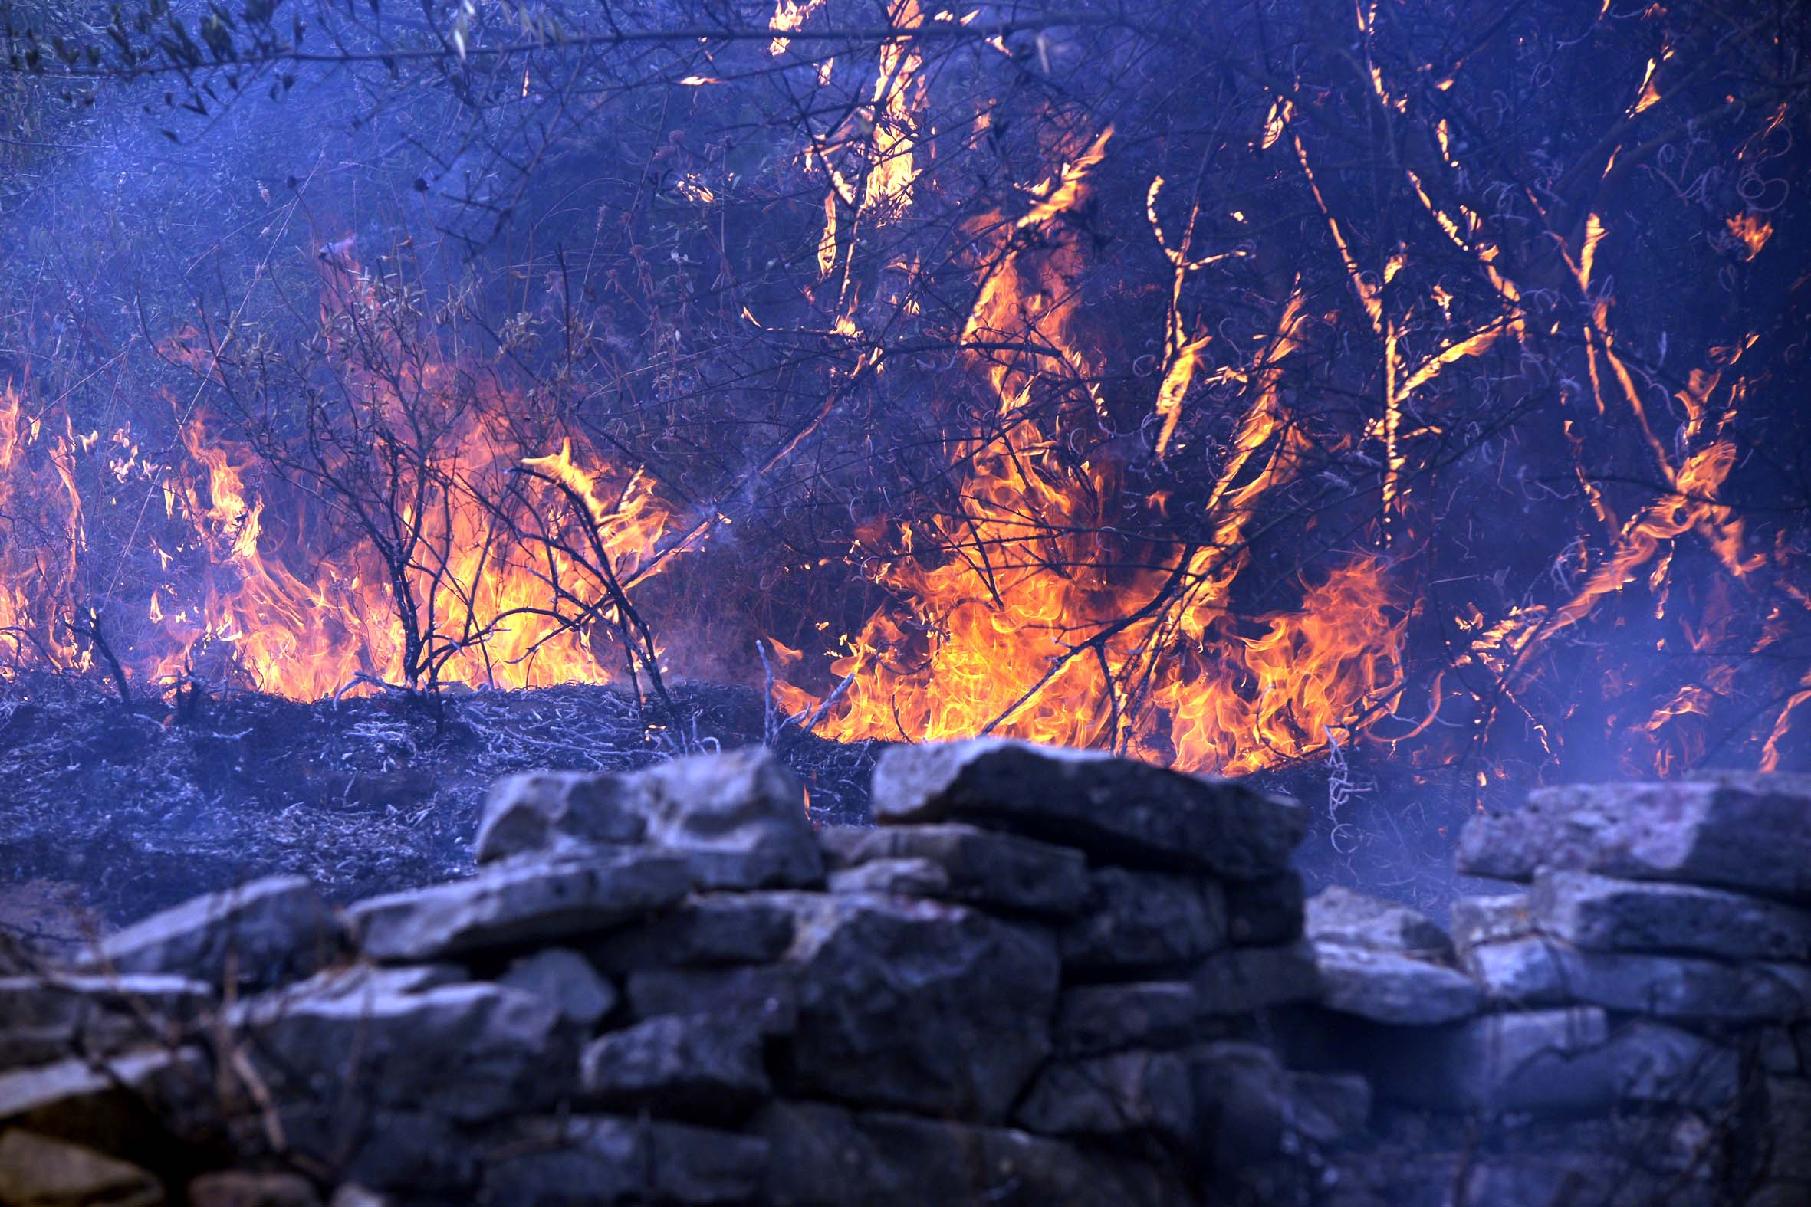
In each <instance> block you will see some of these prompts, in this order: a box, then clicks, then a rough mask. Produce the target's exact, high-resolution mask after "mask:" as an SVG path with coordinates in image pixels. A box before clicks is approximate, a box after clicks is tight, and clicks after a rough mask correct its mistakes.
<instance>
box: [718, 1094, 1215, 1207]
mask: <svg viewBox="0 0 1811 1207" xmlns="http://www.w3.org/2000/svg"><path fill="white" fill-rule="evenodd" d="M754 1127H755V1130H756V1131H758V1132H759V1133H760V1134H761V1135H762V1136H763V1137H764V1138H765V1139H766V1141H767V1143H768V1146H769V1150H770V1154H771V1155H770V1159H769V1161H768V1164H767V1179H766V1181H765V1182H764V1183H763V1185H762V1189H761V1194H760V1196H759V1201H760V1202H763V1203H772V1204H775V1205H776V1207H805V1205H810V1207H836V1205H839V1204H843V1203H861V1204H863V1205H864V1207H919V1205H920V1204H925V1203H952V1204H953V1203H989V1204H1002V1205H1003V1207H1047V1205H1050V1204H1061V1205H1062V1207H1122V1205H1124V1204H1158V1203H1186V1202H1191V1201H1193V1196H1192V1195H1191V1194H1189V1192H1188V1190H1187V1189H1186V1187H1185V1186H1184V1184H1183V1183H1182V1182H1181V1181H1180V1180H1179V1179H1178V1178H1177V1177H1176V1175H1175V1174H1174V1173H1173V1172H1172V1171H1170V1170H1168V1169H1167V1168H1166V1167H1165V1166H1164V1165H1163V1164H1162V1163H1161V1161H1159V1160H1152V1159H1141V1158H1139V1157H1135V1156H1130V1155H1128V1156H1127V1157H1125V1158H1123V1159H1121V1158H1118V1157H1113V1156H1108V1155H1106V1154H1103V1153H1099V1152H1095V1151H1090V1150H1089V1149H1086V1148H1082V1147H1079V1146H1077V1145H1074V1144H1068V1143H1064V1142H1062V1141H1059V1140H1053V1139H1049V1138H1047V1137H1043V1136H1034V1135H1031V1134H1029V1133H1027V1132H1024V1131H1020V1130H1018V1129H1015V1128H1005V1127H976V1126H973V1125H970V1124H963V1123H956V1122H952V1121H948V1120H940V1119H926V1118H921V1117H918V1116H913V1115H900V1114H893V1113H889V1112H879V1111H873V1112H852V1111H849V1110H845V1109H843V1108H841V1107H835V1106H830V1105H827V1104H825V1103H818V1102H789V1101H783V1100H782V1101H777V1102H773V1103H770V1104H769V1105H768V1106H767V1107H765V1108H764V1109H763V1110H762V1111H761V1113H760V1114H759V1115H757V1116H756V1118H755V1123H754Z"/></svg>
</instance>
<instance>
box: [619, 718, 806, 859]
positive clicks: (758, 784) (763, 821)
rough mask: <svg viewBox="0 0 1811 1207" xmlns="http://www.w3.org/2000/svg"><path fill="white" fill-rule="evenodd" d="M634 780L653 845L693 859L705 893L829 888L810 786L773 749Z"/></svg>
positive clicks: (664, 769) (691, 760)
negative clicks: (809, 803)
mask: <svg viewBox="0 0 1811 1207" xmlns="http://www.w3.org/2000/svg"><path fill="white" fill-rule="evenodd" d="M629 779H630V787H632V788H633V790H634V793H635V802H636V807H637V808H639V809H640V810H641V812H642V815H643V816H644V817H646V818H647V822H648V835H647V836H648V841H650V842H653V843H656V844H658V845H661V846H665V847H670V848H673V849H675V850H683V851H686V852H688V854H689V855H690V858H691V861H692V866H693V870H694V874H695V875H696V876H697V877H698V882H699V884H700V886H701V887H704V888H765V887H787V886H791V887H811V886H815V885H821V884H823V882H824V862H823V856H822V855H821V854H820V852H819V851H818V845H817V837H816V835H815V834H814V833H813V832H812V829H811V819H810V817H809V816H808V815H807V813H806V811H805V788H804V785H803V784H801V783H800V782H799V779H798V777H797V776H796V775H794V774H793V773H792V772H791V770H789V769H788V768H787V766H786V764H785V763H783V762H781V761H780V759H779V757H778V756H776V755H775V754H774V753H773V752H772V751H771V750H768V749H767V748H766V747H762V746H750V747H747V748H745V749H742V750H732V751H730V752H728V753H727V754H701V755H692V756H689V757H686V758H678V759H673V760H672V761H670V762H666V763H660V764H657V765H656V766H653V767H650V768H648V769H647V770H645V771H638V772H636V773H635V774H634V775H633V776H631V777H629Z"/></svg>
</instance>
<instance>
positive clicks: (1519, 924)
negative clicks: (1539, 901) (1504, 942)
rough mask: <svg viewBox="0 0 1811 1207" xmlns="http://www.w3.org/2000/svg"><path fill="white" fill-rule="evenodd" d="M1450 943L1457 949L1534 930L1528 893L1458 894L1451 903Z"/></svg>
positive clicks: (1514, 937)
mask: <svg viewBox="0 0 1811 1207" xmlns="http://www.w3.org/2000/svg"><path fill="white" fill-rule="evenodd" d="M1452 923H1453V946H1454V947H1455V948H1456V949H1457V950H1459V951H1465V950H1468V949H1469V948H1473V947H1476V946H1477V945H1478V944H1480V943H1494V942H1496V941H1498V940H1500V939H1520V938H1523V937H1525V936H1527V935H1531V934H1533V933H1534V918H1533V917H1532V916H1531V915H1530V913H1529V912H1528V894H1527V893H1499V894H1495V895H1492V896H1488V897H1460V898H1459V899H1458V900H1457V901H1454V902H1453V910H1452Z"/></svg>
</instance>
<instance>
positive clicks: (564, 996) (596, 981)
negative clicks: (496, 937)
mask: <svg viewBox="0 0 1811 1207" xmlns="http://www.w3.org/2000/svg"><path fill="white" fill-rule="evenodd" d="M497 983H498V984H499V985H502V986H504V987H506V988H509V989H519V990H521V991H522V992H524V993H532V994H534V995H536V996H537V997H539V998H541V999H542V1000H544V1001H546V1002H548V1003H550V1004H551V1005H552V1006H553V1008H554V1009H555V1010H557V1011H559V1012H560V1016H561V1017H562V1018H565V1019H567V1020H568V1021H569V1022H571V1023H573V1024H574V1025H575V1026H577V1027H578V1028H579V1029H580V1030H587V1031H588V1030H590V1029H591V1028H592V1027H593V1026H595V1025H596V1024H597V1023H598V1021H599V1020H601V1019H602V1018H603V1017H604V1016H605V1015H607V1014H609V1013H610V1011H612V1010H614V1009H615V1008H616V1001H617V994H616V989H615V987H614V986H612V985H611V984H610V982H609V981H606V980H605V979H604V978H603V977H601V976H599V975H598V973H597V969H595V968H593V967H592V966H591V962H590V961H589V960H587V959H585V957H584V956H582V955H580V954H579V953H578V952H576V951H572V950H570V949H568V948H564V947H547V948H543V949H542V950H540V951H537V952H535V953H534V954H533V955H531V956H523V957H522V958H521V959H519V960H516V961H515V962H514V963H512V964H511V965H510V966H509V968H508V969H507V970H505V972H504V973H503V975H502V976H500V977H498V978H497Z"/></svg>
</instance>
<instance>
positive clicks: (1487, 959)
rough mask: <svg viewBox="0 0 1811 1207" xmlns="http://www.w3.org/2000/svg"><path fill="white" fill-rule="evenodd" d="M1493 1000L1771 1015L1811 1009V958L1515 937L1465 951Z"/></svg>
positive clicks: (1728, 1016)
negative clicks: (1584, 946)
mask: <svg viewBox="0 0 1811 1207" xmlns="http://www.w3.org/2000/svg"><path fill="white" fill-rule="evenodd" d="M1464 963H1465V967H1466V970H1467V971H1469V972H1470V973H1471V975H1472V976H1473V977H1474V978H1475V979H1476V980H1477V982H1478V985H1479V987H1480V988H1481V989H1482V990H1483V991H1484V995H1485V997H1486V998H1488V999H1489V1000H1490V1001H1492V1002H1499V1003H1503V1004H1507V1005H1516V1006H1553V1005H1563V1004H1566V1003H1569V1002H1583V1003H1587V1004H1590V1005H1594V1006H1603V1007H1606V1008H1608V1009H1612V1010H1623V1011H1629V1012H1631V1013H1637V1014H1651V1015H1654V1016H1655V1017H1658V1018H1672V1019H1700V1020H1718V1021H1728V1022H1765V1021H1768V1020H1771V1019H1781V1018H1793V1017H1797V1016H1799V1015H1802V1014H1806V1013H1811V965H1804V964H1771V963H1763V962H1760V961H1743V962H1736V963H1730V962H1725V961H1721V960H1705V959H1695V958H1689V957H1684V956H1658V955H1644V954H1631V953H1623V952H1606V951H1581V950H1579V949H1578V948H1576V947H1574V946H1572V945H1571V944H1570V943H1565V942H1561V941H1560V940H1558V939H1545V938H1528V939H1509V940H1506V941H1504V942H1501V943H1483V944H1480V945H1478V946H1476V947H1473V948H1470V949H1469V950H1468V951H1466V953H1465V956H1464Z"/></svg>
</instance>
